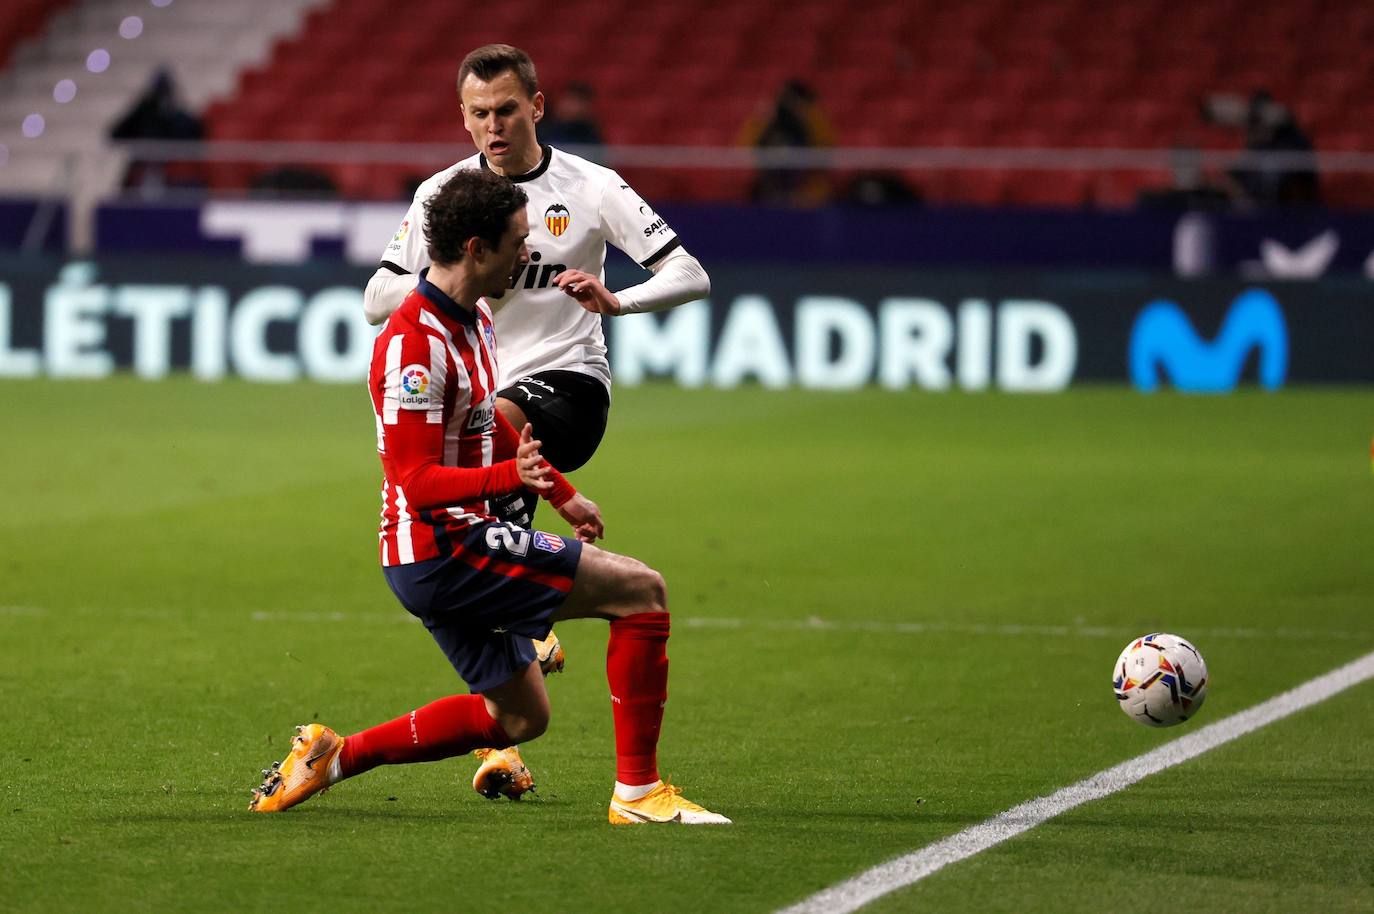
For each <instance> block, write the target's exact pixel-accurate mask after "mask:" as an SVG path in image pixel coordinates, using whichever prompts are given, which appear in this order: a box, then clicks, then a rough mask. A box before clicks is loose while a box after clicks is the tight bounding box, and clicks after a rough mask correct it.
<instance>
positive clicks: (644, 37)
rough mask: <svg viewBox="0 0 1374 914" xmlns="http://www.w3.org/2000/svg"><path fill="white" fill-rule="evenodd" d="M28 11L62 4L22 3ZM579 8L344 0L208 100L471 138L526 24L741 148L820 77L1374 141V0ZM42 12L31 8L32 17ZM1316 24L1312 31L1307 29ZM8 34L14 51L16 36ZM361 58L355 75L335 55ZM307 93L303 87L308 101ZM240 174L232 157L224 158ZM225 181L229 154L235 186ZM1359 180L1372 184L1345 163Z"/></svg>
mask: <svg viewBox="0 0 1374 914" xmlns="http://www.w3.org/2000/svg"><path fill="white" fill-rule="evenodd" d="M11 6H15V7H16V9H17V10H19V14H20V15H21V16H30V15H37V14H36V13H34V12H33V11H34V10H39V11H41V10H42V9H43V0H14V2H13V3H11ZM559 16H560V18H561V19H562V20H564V21H575V22H577V23H578V27H579V30H580V31H581V32H582V33H583V34H594V35H607V36H610V37H612V38H613V39H614V41H613V43H614V53H612V54H607V55H593V54H580V53H575V52H573V51H570V50H569V49H568V44H567V41H566V40H565V39H564V38H563V36H562V35H561V34H560V33H559V32H558V31H557V30H554V29H550V28H547V27H545V26H546V22H545V20H546V17H547V8H546V5H545V4H544V3H543V2H542V0H506V2H503V3H502V4H500V5H498V6H496V7H493V8H491V9H489V10H487V11H486V12H485V13H484V15H483V16H481V17H474V16H473V15H472V10H471V7H470V5H468V4H455V3H453V2H452V0H413V2H412V3H411V4H410V5H409V6H407V8H406V18H407V20H408V21H411V22H416V21H422V22H425V23H426V26H427V27H426V28H424V29H396V28H389V27H387V26H388V25H389V24H390V23H392V22H393V21H394V18H395V12H394V9H393V8H392V7H391V6H390V5H388V4H387V3H385V2H383V0H333V2H330V3H327V4H326V5H324V6H320V7H317V8H316V9H314V10H313V11H312V12H311V13H310V14H309V15H308V17H307V19H306V23H305V27H304V28H303V29H302V31H301V32H300V34H298V35H297V36H295V37H293V38H291V39H289V40H286V41H282V42H279V43H278V45H277V46H276V47H275V49H274V51H273V54H272V57H271V59H270V60H269V61H268V62H267V64H265V65H264V66H262V67H261V68H260V69H257V70H254V71H249V72H247V73H245V74H243V76H242V77H241V79H240V84H239V88H238V91H237V92H236V93H235V94H234V95H233V96H232V97H231V98H229V99H226V100H224V101H223V102H222V103H219V104H216V105H214V106H212V107H211V108H210V109H209V110H207V111H206V112H205V120H206V123H207V129H208V133H209V135H210V136H211V137H213V138H218V139H249V138H260V137H267V136H275V137H295V138H306V137H308V138H312V139H332V140H336V141H353V142H371V141H376V142H390V141H415V142H440V143H451V144H453V145H454V146H455V150H456V151H457V148H458V147H462V148H466V144H467V140H466V134H465V132H464V131H463V129H462V125H461V122H460V120H459V117H458V112H457V110H456V100H455V97H454V87H453V79H454V76H455V75H456V70H457V65H458V59H459V57H460V55H461V52H462V51H463V50H465V49H467V48H470V47H472V46H475V45H477V44H480V43H484V42H488V41H496V40H504V41H509V42H511V43H513V44H516V45H519V46H522V47H525V48H526V49H527V50H529V51H531V53H532V54H533V55H534V57H535V60H536V63H537V64H538V66H539V69H540V76H541V82H542V84H543V87H544V89H545V90H546V92H547V93H548V95H549V98H550V101H551V103H553V104H554V105H555V106H556V104H557V101H558V96H559V94H560V93H561V92H562V91H563V89H564V88H565V87H566V86H567V84H568V83H569V82H572V81H573V80H578V81H582V82H587V83H589V84H590V85H591V86H592V87H593V88H594V89H595V90H596V92H597V93H598V97H597V102H596V105H597V111H598V115H599V118H600V121H601V126H602V132H603V135H604V136H605V137H606V138H607V139H608V140H609V141H611V142H613V143H629V144H636V145H639V144H658V143H663V144H674V145H677V144H680V145H688V146H711V145H732V144H734V143H735V142H737V141H738V139H739V136H740V131H741V128H742V127H743V125H744V123H745V122H746V120H748V119H749V118H750V117H751V116H752V115H755V114H756V113H757V112H759V111H762V110H766V108H767V107H768V106H769V105H770V104H771V102H772V100H773V98H774V97H775V95H776V93H777V91H778V89H779V87H780V86H781V85H782V84H783V83H784V82H785V81H786V80H788V79H794V78H799V79H803V80H806V81H808V82H809V83H810V84H811V85H812V87H813V88H814V89H815V90H816V92H817V93H818V97H819V99H820V104H821V108H822V110H823V111H824V112H825V113H826V114H827V116H828V118H829V120H830V121H831V123H832V125H833V126H834V128H835V131H836V134H837V136H838V140H839V142H840V143H842V144H850V145H863V146H988V145H991V146H1013V147H1033V146H1046V147H1064V146H1077V147H1093V146H1098V147H1116V148H1153V149H1159V148H1164V147H1168V146H1170V145H1173V144H1175V143H1177V142H1190V143H1196V144H1198V145H1201V146H1203V147H1204V148H1209V149H1238V148H1239V147H1240V145H1241V142H1242V138H1241V134H1240V132H1239V131H1238V130H1234V129H1229V130H1225V129H1220V128H1215V127H1209V126H1208V125H1206V124H1204V123H1202V122H1201V120H1200V117H1199V114H1198V106H1197V105H1198V100H1199V99H1200V98H1201V97H1202V96H1204V95H1206V94H1208V93H1212V92H1218V91H1235V92H1241V93H1248V92H1250V91H1252V90H1254V89H1256V88H1259V87H1261V86H1263V87H1266V88H1269V89H1271V90H1272V91H1273V92H1275V94H1276V96H1277V97H1278V99H1279V101H1281V102H1284V103H1285V104H1288V105H1290V106H1292V107H1293V109H1294V110H1295V111H1296V112H1297V114H1298V116H1299V120H1300V123H1302V124H1303V125H1304V126H1305V127H1307V128H1308V129H1309V130H1310V131H1311V133H1312V135H1313V136H1314V138H1315V140H1316V143H1317V145H1318V148H1319V149H1343V150H1356V149H1371V148H1374V118H1371V117H1370V116H1369V112H1368V111H1365V110H1363V108H1362V107H1361V106H1362V102H1363V98H1364V96H1365V95H1367V93H1368V86H1370V85H1371V84H1374V5H1369V4H1361V3H1353V2H1338V0H1330V2H1328V0H1320V2H1318V0H1293V2H1291V3H1284V4H1254V3H1252V2H1248V0H1209V2H1206V3H1198V4H1178V3H1174V2H1171V0H1133V2H1131V3H1129V4H1127V3H1121V4H1102V3H1094V2H1091V0H1040V2H1037V3H1020V2H1014V0H979V2H973V3H958V4H956V3H947V2H944V0H874V2H872V3H870V4H865V5H863V6H862V7H861V8H855V9H848V8H845V7H843V6H842V5H837V4H835V3H833V2H829V0H790V2H785V0H738V2H734V3H728V4H725V3H714V2H706V0H695V2H692V0H687V2H683V3H674V4H659V5H656V6H645V5H643V4H638V3H633V2H631V0H565V2H563V3H561V4H560V5H559ZM25 21H27V20H25ZM1295 35H1298V36H1301V40H1294V38H1293V36H1295ZM4 45H5V40H4V39H0V56H3V54H4V53H5V47H4ZM341 60H346V61H349V68H348V77H347V79H346V80H345V81H344V82H343V83H342V84H340V82H339V70H340V68H339V61H341ZM303 100H304V101H303ZM337 174H338V183H339V184H340V187H341V189H342V190H343V192H344V193H345V194H347V195H350V196H367V197H371V196H379V197H386V196H389V195H391V194H392V193H393V192H394V190H395V186H396V185H397V184H400V183H402V176H401V175H400V174H399V172H398V171H397V169H396V168H395V167H393V166H386V167H382V166H372V167H367V168H353V167H351V166H350V167H348V168H341V169H340V170H339V171H338V173H337ZM226 176H227V177H226ZM228 177H233V175H232V174H230V173H229V172H228V171H227V170H226V171H225V172H223V173H221V172H218V171H213V172H212V173H211V174H210V176H209V178H210V181H211V183H212V184H214V185H216V186H218V185H219V184H221V183H223V182H225V181H226V180H227V179H228ZM747 177H748V176H747V174H744V173H736V172H684V173H682V174H676V173H673V172H666V171H662V170H659V171H649V172H645V176H644V181H645V182H648V183H649V185H650V188H653V187H658V188H659V189H661V190H662V192H663V193H662V194H660V193H657V192H655V191H652V190H651V189H646V190H645V192H646V193H649V194H650V195H651V196H654V197H655V198H660V197H662V198H665V199H667V198H678V197H681V198H686V199H735V198H737V197H741V196H742V195H743V193H744V191H743V188H745V187H747ZM1034 177H1037V176H1032V177H1031V178H1027V177H1026V176H1025V174H1024V173H1018V174H1014V175H1008V174H1004V173H1001V172H997V171H986V170H977V171H974V170H968V171H955V172H946V173H944V174H940V175H930V174H921V175H919V179H920V180H921V183H922V184H923V185H928V196H929V198H930V199H932V200H936V201H938V200H941V199H947V200H958V201H964V202H980V201H981V202H999V201H1002V200H1005V199H1011V200H1015V201H1020V202H1024V203H1026V204H1028V205H1061V204H1062V205H1074V202H1075V201H1079V202H1081V201H1082V200H1086V199H1094V200H1097V201H1099V202H1100V203H1102V204H1103V205H1110V206H1117V205H1129V204H1130V203H1131V202H1132V201H1133V200H1134V197H1135V195H1136V193H1138V191H1139V189H1140V188H1141V187H1144V186H1149V185H1150V184H1151V183H1152V182H1153V183H1159V182H1160V181H1162V180H1163V176H1162V175H1151V174H1148V173H1145V174H1142V173H1121V174H1116V173H1112V174H1095V173H1083V174H1078V173H1071V174H1068V175H1066V176H1057V177H1056V179H1055V180H1054V181H1043V180H1042V181H1038V182H1037V181H1036V180H1033V178H1034ZM1333 181H1334V182H1335V183H1334V185H1333V187H1334V188H1335V189H1336V190H1338V191H1340V192H1341V195H1342V199H1346V200H1355V199H1361V196H1360V195H1361V193H1362V191H1361V189H1360V188H1361V187H1362V185H1360V184H1359V183H1358V182H1356V181H1353V180H1345V179H1343V178H1340V177H1339V176H1333Z"/></svg>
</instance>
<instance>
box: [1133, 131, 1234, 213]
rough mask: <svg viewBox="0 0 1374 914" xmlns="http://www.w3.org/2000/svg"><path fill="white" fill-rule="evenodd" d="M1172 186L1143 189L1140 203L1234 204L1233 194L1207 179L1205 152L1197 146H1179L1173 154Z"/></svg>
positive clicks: (1173, 206) (1192, 206) (1174, 207)
mask: <svg viewBox="0 0 1374 914" xmlns="http://www.w3.org/2000/svg"><path fill="white" fill-rule="evenodd" d="M1169 174H1170V176H1171V178H1172V182H1173V183H1172V184H1171V186H1169V187H1167V188H1147V189H1145V190H1142V191H1141V192H1140V197H1139V200H1138V202H1139V204H1140V205H1141V206H1147V207H1151V208H1154V209H1167V210H1175V211H1182V210H1222V209H1227V208H1228V207H1229V206H1230V205H1231V195H1230V194H1228V193H1227V192H1226V191H1225V189H1223V188H1221V187H1218V186H1216V185H1215V184H1213V183H1211V182H1210V181H1208V180H1207V175H1206V173H1205V172H1204V171H1203V168H1202V155H1201V153H1200V152H1199V150H1198V148H1197V147H1196V146H1175V147H1174V148H1173V150H1172V151H1171V152H1170V154H1169Z"/></svg>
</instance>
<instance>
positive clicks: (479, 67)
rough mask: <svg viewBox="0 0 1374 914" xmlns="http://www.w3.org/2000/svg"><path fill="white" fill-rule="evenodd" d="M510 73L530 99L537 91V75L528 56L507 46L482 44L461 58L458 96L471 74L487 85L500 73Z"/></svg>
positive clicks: (460, 94) (461, 93) (460, 95)
mask: <svg viewBox="0 0 1374 914" xmlns="http://www.w3.org/2000/svg"><path fill="white" fill-rule="evenodd" d="M507 71H509V72H511V73H514V74H515V78H516V79H518V80H520V85H521V86H523V87H524V89H525V92H526V93H528V94H529V97H530V98H534V93H536V92H538V91H539V74H538V73H536V72H535V69H534V61H533V60H531V59H530V55H528V54H526V53H525V52H524V51H522V50H520V49H519V48H513V47H511V46H510V45H508V44H484V45H482V46H481V47H480V48H478V49H477V50H475V51H473V52H471V53H470V54H468V56H467V57H464V58H463V63H462V65H461V66H459V67H458V95H459V97H460V98H461V97H462V95H463V82H464V81H465V80H466V79H467V78H468V75H469V74H471V75H473V76H476V77H477V78H478V79H480V80H481V81H482V82H484V83H489V82H491V81H492V80H493V79H495V78H496V77H498V76H500V75H501V74H502V73H505V72H507Z"/></svg>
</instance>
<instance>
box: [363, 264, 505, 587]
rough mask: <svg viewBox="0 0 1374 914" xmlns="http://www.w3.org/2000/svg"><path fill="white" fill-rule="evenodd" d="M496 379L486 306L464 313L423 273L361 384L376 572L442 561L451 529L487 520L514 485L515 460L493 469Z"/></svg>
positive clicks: (375, 351) (382, 338)
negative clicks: (367, 423)
mask: <svg viewBox="0 0 1374 914" xmlns="http://www.w3.org/2000/svg"><path fill="white" fill-rule="evenodd" d="M496 377H497V376H496V338H495V334H494V332H493V330H492V316H491V309H490V307H489V306H488V305H487V303H486V302H485V301H481V300H479V301H478V303H477V307H476V308H475V309H474V310H473V311H468V310H466V309H464V308H462V307H460V306H459V305H457V304H456V303H455V302H453V301H452V300H451V299H450V298H449V297H448V296H447V295H445V294H444V293H443V292H441V291H440V290H439V289H438V288H436V287H435V286H434V285H432V284H431V283H429V282H428V281H427V280H426V279H425V278H424V277H423V276H421V278H420V280H419V285H418V287H417V288H416V289H415V290H414V291H413V292H411V293H410V294H409V295H408V296H406V299H405V301H404V302H403V303H402V304H401V307H400V308H398V309H397V310H396V312H395V313H394V314H393V315H392V316H391V319H390V320H389V321H388V322H387V324H386V326H385V328H383V330H382V332H381V334H380V335H379V336H378V337H377V341H376V343H375V345H374V348H373V351H372V368H371V371H370V373H369V378H368V385H369V388H370V391H371V394H372V408H373V411H374V412H375V414H376V419H377V451H378V453H379V454H380V455H381V459H382V469H383V471H384V472H385V474H386V478H385V480H384V482H383V484H382V524H381V531H380V534H379V538H380V540H381V559H382V564H383V565H406V564H410V563H413V562H420V561H424V560H425V559H431V558H436V557H438V556H441V555H448V554H450V553H451V551H452V550H451V548H450V546H449V541H448V540H449V534H450V532H457V531H460V530H462V529H464V528H466V527H468V526H471V525H472V524H476V523H480V522H481V521H483V520H487V519H489V508H488V505H487V497H488V496H489V495H496V494H501V493H502V492H507V491H514V490H515V489H516V488H518V487H519V485H520V483H519V477H518V475H516V473H515V470H514V463H513V461H506V462H505V463H504V464H503V465H501V466H495V467H494V466H493V464H494V463H495V460H494V458H497V459H499V457H497V450H498V448H497V444H498V436H497V429H496V417H495V411H496V389H497V388H496ZM504 456H509V455H508V454H507V455H504ZM453 467H463V468H469V469H468V470H467V471H457V472H455V471H454V470H452V469H447V468H453Z"/></svg>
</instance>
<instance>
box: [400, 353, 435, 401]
mask: <svg viewBox="0 0 1374 914" xmlns="http://www.w3.org/2000/svg"><path fill="white" fill-rule="evenodd" d="M429 387H430V384H429V369H428V368H426V367H425V366H423V365H420V364H418V363H417V364H414V365H407V366H406V367H405V368H402V369H401V396H400V401H401V404H400V405H401V409H433V408H434V398H433V397H432V396H430V391H429Z"/></svg>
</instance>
